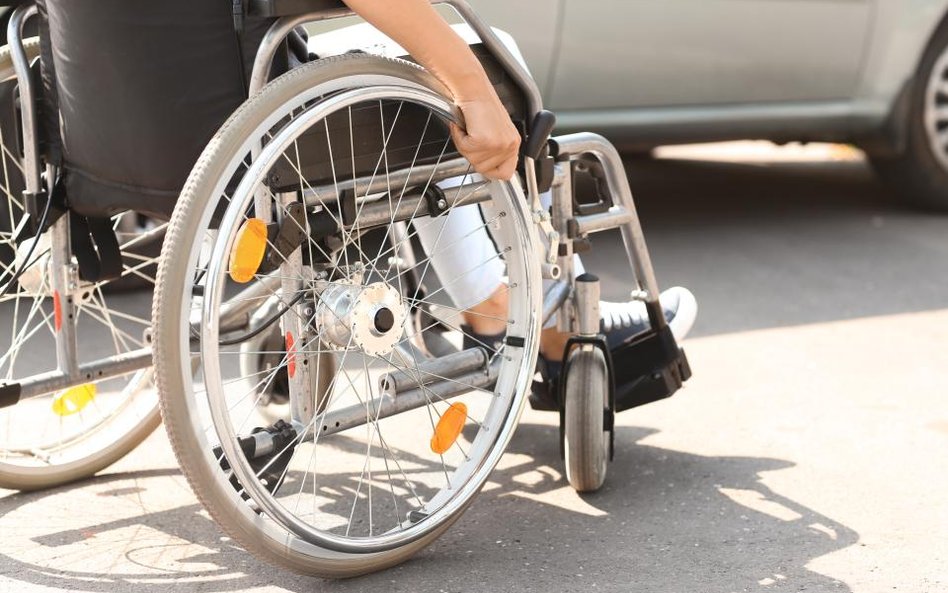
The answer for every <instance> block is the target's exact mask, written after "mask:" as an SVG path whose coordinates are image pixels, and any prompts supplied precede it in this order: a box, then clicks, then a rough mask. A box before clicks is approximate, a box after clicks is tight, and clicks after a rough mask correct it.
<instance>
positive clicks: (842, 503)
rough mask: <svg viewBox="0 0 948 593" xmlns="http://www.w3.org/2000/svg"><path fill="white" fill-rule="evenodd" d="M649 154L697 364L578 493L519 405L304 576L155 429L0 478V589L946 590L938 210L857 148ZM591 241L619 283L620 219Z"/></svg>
mask: <svg viewBox="0 0 948 593" xmlns="http://www.w3.org/2000/svg"><path fill="white" fill-rule="evenodd" d="M722 154H724V153H722ZM778 154H779V153H778ZM672 156H674V157H676V158H666V159H660V160H656V161H635V162H632V163H630V168H631V173H630V177H631V180H632V186H633V190H634V191H635V192H636V196H637V198H638V200H639V203H640V210H641V214H642V217H643V220H644V223H645V230H646V233H647V237H648V239H649V242H650V246H651V249H652V252H653V255H654V258H655V263H656V269H657V272H658V275H659V280H660V282H662V283H663V284H664V285H666V286H668V285H672V284H684V285H687V286H690V287H691V288H692V289H693V291H694V292H695V294H696V295H697V297H698V300H699V303H700V307H701V309H700V320H699V322H698V324H697V326H696V327H695V331H694V333H693V336H692V337H691V338H690V339H689V340H688V341H687V342H686V344H685V345H686V347H687V350H688V354H689V356H690V359H691V362H692V366H693V369H694V378H693V379H692V380H691V381H690V382H689V383H688V384H687V387H686V388H685V389H684V390H683V391H682V392H680V393H679V394H678V395H676V396H675V397H674V398H672V399H670V400H667V401H664V402H660V403H656V404H652V405H649V406H646V407H644V408H641V409H637V410H633V411H629V412H625V413H623V414H621V415H620V416H619V417H618V428H617V431H618V432H617V438H616V446H617V451H616V459H615V461H614V462H613V463H612V465H611V466H610V468H609V477H608V480H607V483H606V486H605V487H604V489H603V490H602V491H601V492H599V493H597V494H594V495H590V496H578V495H577V494H575V493H574V492H573V491H572V490H571V489H570V488H569V486H568V484H567V483H566V481H565V479H564V476H563V465H562V462H561V460H560V459H559V456H558V450H557V444H556V439H557V429H556V427H555V421H556V417H555V416H552V415H550V414H543V413H536V412H532V411H528V412H527V413H526V414H525V416H524V418H523V422H522V425H521V426H520V428H519V430H518V432H517V434H516V437H515V438H514V440H513V443H512V445H511V447H510V450H509V453H508V454H507V455H506V456H505V458H504V461H503V463H502V465H501V467H499V468H498V470H497V471H496V472H495V473H494V475H493V477H492V480H491V482H490V483H489V485H488V486H487V488H486V489H485V491H484V493H483V494H482V495H481V496H480V498H479V499H478V500H477V501H476V502H475V504H474V505H473V506H472V507H471V509H470V510H469V511H468V512H467V514H466V515H465V516H464V517H463V519H462V520H461V521H460V522H459V523H458V524H457V525H456V526H455V527H454V528H453V529H451V530H450V531H449V532H448V533H447V535H445V536H444V537H443V538H441V540H439V541H438V542H437V543H436V544H435V545H434V546H432V547H431V548H429V549H428V550H426V551H425V552H423V553H421V554H419V555H418V556H417V557H416V558H415V559H414V560H412V561H411V562H409V563H407V564H405V565H403V566H401V567H398V568H395V569H392V570H389V571H387V572H383V573H379V574H375V575H371V576H368V577H364V578H360V579H354V580H348V581H324V580H320V579H315V578H309V577H303V576H299V575H295V574H290V573H288V572H285V571H282V570H279V569H276V568H273V567H271V566H269V565H266V564H264V563H262V562H259V561H257V560H256V559H254V558H253V557H251V556H250V555H249V554H247V553H245V552H244V551H243V550H241V549H240V548H239V547H237V546H236V545H234V544H233V543H232V542H231V541H230V540H228V539H227V538H225V537H223V535H222V533H221V532H220V531H219V529H218V528H217V527H216V526H215V525H214V524H213V523H212V522H211V521H210V520H209V519H208V516H207V515H206V514H205V512H204V511H203V510H202V509H201V507H200V506H199V505H198V504H197V502H196V500H195V498H194V497H193V496H192V494H191V492H190V490H189V488H188V485H187V483H186V482H185V480H184V479H183V478H182V476H181V475H180V474H179V473H178V471H177V469H176V463H175V460H174V457H173V455H172V453H171V450H170V448H169V446H168V442H167V440H166V438H165V435H164V433H163V432H162V431H159V432H158V433H156V434H155V435H153V436H152V437H151V438H150V439H149V440H148V441H147V442H146V443H145V444H144V445H143V446H141V447H139V449H137V450H136V451H135V452H134V453H133V454H131V455H130V456H128V457H127V458H126V459H124V460H123V461H121V462H120V463H118V464H117V465H115V466H113V467H112V468H110V469H109V470H107V471H106V472H104V473H103V474H101V475H100V476H98V477H96V478H95V479H92V480H88V481H85V482H82V483H78V484H74V485H70V486H66V487H62V488H57V489H54V490H50V491H47V492H39V493H30V494H18V493H15V492H9V491H0V533H2V537H0V591H2V592H9V593H26V592H30V593H32V592H41V591H43V592H47V591H48V592H52V591H84V592H92V593H97V592H103V593H104V592H120V593H164V592H169V593H170V592H181V591H201V592H228V591H292V592H299V593H302V592H306V593H311V592H314V591H332V592H350V591H352V592H360V591H386V592H388V591H406V592H439V591H447V592H458V591H464V592H467V591H473V592H485V593H502V592H509V591H523V592H527V591H537V592H551V591H552V592H556V591H582V592H596V591H616V592H630V591H635V592H653V591H654V592H670V593H671V592H682V593H685V592H693V593H718V592H720V593H728V592H732V591H817V592H822V591H858V592H883V591H898V592H909V593H943V592H945V591H948V453H946V452H948V397H946V396H948V216H938V215H931V214H924V213H918V212H913V211H911V210H908V209H906V208H904V207H902V206H900V205H899V204H898V196H897V195H893V192H891V191H889V190H886V189H885V188H883V187H882V186H881V185H880V184H879V183H878V182H877V181H875V180H874V178H873V177H872V175H871V173H870V171H869V169H868V167H867V166H866V165H865V164H864V163H863V162H862V161H861V160H859V159H858V158H857V159H853V158H848V157H847V158H843V159H841V160H840V159H836V158H831V159H830V160H828V161H825V162H808V161H807V159H806V158H799V159H798V158H790V159H782V160H781V162H776V161H774V160H773V159H771V158H770V156H766V157H764V158H754V159H752V160H750V161H748V160H746V159H745V161H744V162H727V160H726V159H725V161H718V162H711V161H701V160H693V159H691V158H690V156H691V155H690V154H689V153H688V152H687V151H684V152H676V153H673V154H672ZM699 156H700V155H699ZM725 156H727V155H726V154H725ZM831 156H832V155H831ZM732 157H733V158H737V159H740V158H741V156H740V155H737V156H733V155H732ZM732 157H728V158H732ZM594 245H595V249H596V252H595V254H594V256H591V257H589V258H588V259H587V268H589V269H591V270H593V271H596V272H598V273H599V274H600V276H601V277H602V278H603V279H604V280H605V283H606V285H605V287H604V289H605V292H606V293H607V296H611V297H613V298H618V297H621V293H618V292H617V291H618V287H619V286H620V284H619V283H618V282H617V280H618V279H620V278H621V276H622V275H623V274H624V273H626V272H625V271H624V269H623V268H622V267H619V266H617V265H616V264H615V263H614V262H621V261H622V258H621V257H620V254H619V252H618V239H617V237H616V236H615V235H602V236H597V237H596V238H595V242H594Z"/></svg>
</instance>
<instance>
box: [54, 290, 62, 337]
mask: <svg viewBox="0 0 948 593" xmlns="http://www.w3.org/2000/svg"><path fill="white" fill-rule="evenodd" d="M53 321H54V323H55V324H56V331H59V330H61V329H62V327H63V302H62V300H61V299H60V298H59V291H58V290H54V291H53Z"/></svg>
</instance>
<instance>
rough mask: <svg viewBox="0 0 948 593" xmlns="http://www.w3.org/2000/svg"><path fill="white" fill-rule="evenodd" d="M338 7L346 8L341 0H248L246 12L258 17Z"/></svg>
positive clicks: (295, 13) (297, 13)
mask: <svg viewBox="0 0 948 593" xmlns="http://www.w3.org/2000/svg"><path fill="white" fill-rule="evenodd" d="M339 9H347V7H346V4H345V3H344V2H342V0H250V2H249V5H248V7H247V14H249V15H251V16H260V17H277V16H296V15H299V14H307V13H310V12H321V11H324V10H339Z"/></svg>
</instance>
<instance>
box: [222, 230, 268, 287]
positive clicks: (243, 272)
mask: <svg viewBox="0 0 948 593" xmlns="http://www.w3.org/2000/svg"><path fill="white" fill-rule="evenodd" d="M266 251H267V223H265V222H263V221H262V220H260V219H259V218H250V219H248V220H247V222H245V223H244V224H242V225H241V227H240V230H238V231H237V239H236V240H235V241H234V246H233V248H231V250H230V277H231V279H232V280H233V281H234V282H239V283H240V284H245V283H247V282H250V281H251V280H253V275H254V274H256V273H257V270H259V269H260V263H261V262H262V261H263V255H264V254H265V253H266Z"/></svg>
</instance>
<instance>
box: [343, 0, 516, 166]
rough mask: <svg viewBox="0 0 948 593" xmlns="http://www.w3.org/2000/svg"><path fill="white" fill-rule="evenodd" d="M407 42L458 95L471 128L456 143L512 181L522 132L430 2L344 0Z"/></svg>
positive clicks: (471, 157)
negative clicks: (520, 132) (515, 125)
mask: <svg viewBox="0 0 948 593" xmlns="http://www.w3.org/2000/svg"><path fill="white" fill-rule="evenodd" d="M344 1H345V3H346V4H347V5H348V6H349V8H351V9H352V10H354V11H355V12H356V13H357V14H359V16H361V17H362V18H364V19H365V20H366V21H368V22H369V23H371V24H372V25H374V26H375V27H376V28H377V29H379V30H380V31H382V32H383V33H385V34H386V35H388V36H389V37H391V38H392V39H394V40H395V42H396V43H398V44H399V45H401V46H402V47H403V48H405V50H406V51H408V53H409V54H411V56H412V57H414V58H415V59H416V60H418V62H419V63H420V64H421V65H422V66H424V67H425V68H426V69H427V70H428V71H429V72H431V73H432V74H433V75H434V76H435V77H436V78H438V80H440V81H441V82H442V83H443V84H444V85H445V86H446V87H448V90H449V91H451V93H452V94H453V95H454V101H455V103H456V104H457V106H458V107H459V108H460V109H461V112H462V113H463V114H464V121H465V125H466V127H467V130H466V132H462V131H461V130H459V129H458V128H457V127H454V126H452V130H451V135H452V137H453V138H454V144H455V146H457V148H458V150H459V151H461V154H463V155H464V156H465V157H466V158H467V159H468V160H469V161H470V162H471V165H472V166H473V167H474V169H475V170H476V171H477V172H478V173H480V174H481V175H484V176H485V177H488V178H490V179H504V180H506V179H510V178H511V177H512V176H513V174H514V171H515V169H516V166H517V150H518V149H519V147H520V135H519V134H518V133H517V129H516V128H515V127H514V125H513V123H511V121H510V116H509V115H508V114H507V111H506V110H505V109H504V107H503V105H502V104H501V102H500V99H499V98H498V97H497V93H496V92H495V91H494V88H493V86H491V84H490V81H489V80H488V79H487V74H486V73H485V72H484V69H483V68H482V67H481V64H480V62H479V61H478V60H477V58H476V57H475V56H474V53H473V52H472V51H471V49H470V48H469V47H468V46H467V44H466V43H465V42H464V40H463V39H461V38H460V37H459V36H458V35H457V33H455V32H454V30H453V29H452V28H451V27H450V25H448V23H447V22H446V21H445V20H444V19H443V18H441V15H439V14H438V13H437V11H435V10H434V8H433V7H432V6H431V3H430V2H429V1H428V0H344Z"/></svg>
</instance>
